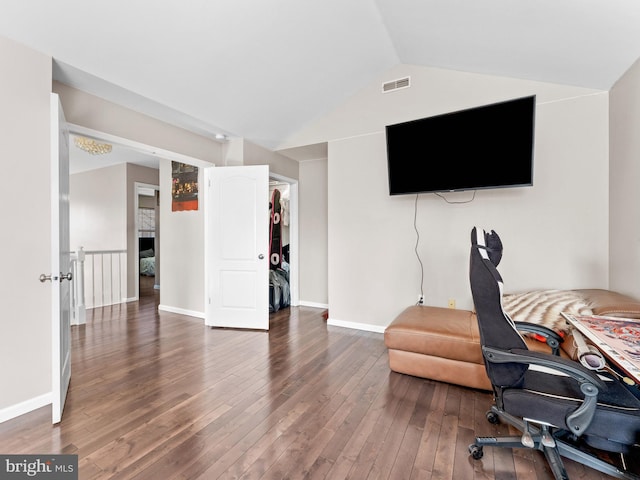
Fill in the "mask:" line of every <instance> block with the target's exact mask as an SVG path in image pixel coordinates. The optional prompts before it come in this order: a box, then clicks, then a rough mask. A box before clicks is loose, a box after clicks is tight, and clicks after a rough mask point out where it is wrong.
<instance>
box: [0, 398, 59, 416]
mask: <svg viewBox="0 0 640 480" xmlns="http://www.w3.org/2000/svg"><path fill="white" fill-rule="evenodd" d="M46 405H51V392H49V393H45V394H43V395H40V396H38V397H35V398H31V399H29V400H25V401H24V402H20V403H16V404H15V405H11V406H9V407H6V408H3V409H0V423H2V422H6V421H7V420H11V419H12V418H16V417H19V416H20V415H24V414H25V413H29V412H32V411H34V410H37V409H38V408H40V407H44V406H46Z"/></svg>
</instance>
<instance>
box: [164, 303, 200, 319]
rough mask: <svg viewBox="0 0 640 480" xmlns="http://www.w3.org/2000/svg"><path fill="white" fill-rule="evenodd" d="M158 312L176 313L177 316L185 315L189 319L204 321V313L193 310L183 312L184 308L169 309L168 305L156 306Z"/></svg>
mask: <svg viewBox="0 0 640 480" xmlns="http://www.w3.org/2000/svg"><path fill="white" fill-rule="evenodd" d="M158 310H160V311H161V312H169V313H177V314H178V315H187V316H189V317H196V318H202V319H204V312H196V311H195V310H185V309H184V308H178V307H171V306H169V305H158Z"/></svg>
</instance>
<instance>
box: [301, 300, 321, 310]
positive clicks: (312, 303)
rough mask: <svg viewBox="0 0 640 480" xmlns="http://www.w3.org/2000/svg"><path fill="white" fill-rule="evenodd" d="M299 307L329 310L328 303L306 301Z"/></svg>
mask: <svg viewBox="0 0 640 480" xmlns="http://www.w3.org/2000/svg"><path fill="white" fill-rule="evenodd" d="M298 305H300V306H301V307H315V308H329V305H328V304H326V303H317V302H305V301H304V300H300V302H298Z"/></svg>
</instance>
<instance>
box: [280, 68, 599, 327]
mask: <svg viewBox="0 0 640 480" xmlns="http://www.w3.org/2000/svg"><path fill="white" fill-rule="evenodd" d="M405 75H410V76H411V82H412V87H411V88H409V89H405V90H399V91H397V92H394V93H389V94H382V93H381V92H380V90H381V89H380V85H381V84H382V83H383V82H384V81H386V80H388V79H394V78H401V77H403V76H405ZM531 94H536V95H537V118H536V122H537V124H536V144H535V166H534V170H535V173H534V187H531V188H514V189H502V190H485V191H478V192H477V194H476V196H475V199H474V200H473V201H471V202H469V203H459V204H448V203H446V202H445V201H443V200H442V199H441V198H439V197H437V196H435V195H421V196H420V197H419V200H418V216H417V224H418V230H419V232H420V243H419V245H418V252H419V254H420V256H421V259H422V261H423V263H424V268H425V273H424V293H425V297H426V303H427V304H430V305H435V306H447V304H448V299H450V298H453V299H455V300H456V302H457V306H458V308H472V301H471V295H470V292H469V287H468V250H469V234H470V230H471V228H472V227H473V226H474V225H478V226H480V227H483V228H490V229H495V230H496V231H497V232H498V233H499V234H500V235H501V236H502V238H503V240H504V244H505V256H504V260H503V263H502V264H501V272H502V273H503V275H504V278H505V282H506V289H507V290H508V291H516V290H524V289H531V288H580V287H593V288H606V287H608V275H609V270H608V258H607V252H608V249H609V244H608V242H609V239H608V233H607V225H608V114H607V112H608V96H607V93H606V92H600V91H594V90H587V89H581V88H573V87H567V86H562V85H553V84H545V83H539V82H528V81H521V80H515V79H508V78H502V77H492V76H486V75H478V74H468V73H462V72H453V71H446V70H440V69H429V68H422V67H413V66H406V65H405V66H399V67H397V68H395V69H393V70H391V71H390V72H388V73H387V75H385V76H383V77H381V78H379V79H378V80H377V81H376V82H373V84H372V85H371V86H370V87H368V88H366V89H364V90H363V91H362V92H361V93H359V94H358V95H356V96H355V97H353V98H352V99H351V100H350V101H348V102H347V103H346V104H345V105H343V106H341V107H340V108H339V109H337V110H336V111H334V112H332V113H331V114H329V115H327V116H326V117H325V118H323V119H321V120H319V121H318V122H317V123H316V124H315V125H313V126H311V127H310V128H309V129H307V130H305V131H303V132H301V133H300V134H299V135H297V136H296V137H295V138H292V139H290V140H289V142H287V145H284V146H283V148H284V147H293V146H297V145H303V144H304V143H305V142H306V143H308V144H315V143H318V142H320V141H322V140H329V155H328V197H329V207H328V225H329V227H328V230H329V232H328V237H329V240H328V285H329V291H328V297H329V313H330V322H332V323H334V324H338V325H346V326H354V327H356V328H367V329H372V330H379V331H382V330H383V328H384V326H386V325H387V324H388V323H389V322H390V321H391V320H393V318H394V317H395V316H396V315H397V314H398V313H399V312H400V311H401V310H402V309H404V308H405V307H407V306H408V305H411V304H413V303H415V302H416V300H417V297H418V294H419V293H420V290H421V274H420V265H419V263H418V260H417V259H416V255H415V253H414V247H415V244H416V233H415V231H414V227H413V217H414V203H415V196H403V197H390V196H389V195H388V187H387V167H386V148H385V135H384V126H385V125H387V124H391V123H397V122H401V121H406V120H410V119H415V118H421V117H425V116H429V115H433V114H437V113H443V112H446V111H453V110H458V109H461V108H468V107H472V106H477V105H483V104H488V103H492V102H495V101H500V100H506V99H510V98H516V97H520V96H526V95H531ZM446 197H447V198H448V199H449V200H450V201H466V200H470V199H471V197H472V193H471V192H463V193H456V194H447V195H446ZM594 253H595V254H594Z"/></svg>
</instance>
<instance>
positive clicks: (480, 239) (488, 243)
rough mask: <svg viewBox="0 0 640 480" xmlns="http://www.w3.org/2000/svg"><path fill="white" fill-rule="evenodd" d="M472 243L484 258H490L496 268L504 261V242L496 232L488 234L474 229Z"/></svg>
mask: <svg viewBox="0 0 640 480" xmlns="http://www.w3.org/2000/svg"><path fill="white" fill-rule="evenodd" d="M471 242H472V243H473V244H474V245H475V246H476V247H477V248H478V249H479V251H480V254H481V255H482V257H483V258H488V259H489V260H490V261H491V263H493V265H494V266H496V267H497V266H498V265H499V264H500V260H502V240H500V236H499V235H498V234H497V233H496V232H495V230H491V231H490V232H486V231H485V230H480V229H478V228H477V227H473V230H472V233H471Z"/></svg>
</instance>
